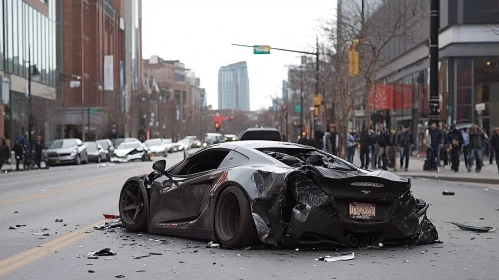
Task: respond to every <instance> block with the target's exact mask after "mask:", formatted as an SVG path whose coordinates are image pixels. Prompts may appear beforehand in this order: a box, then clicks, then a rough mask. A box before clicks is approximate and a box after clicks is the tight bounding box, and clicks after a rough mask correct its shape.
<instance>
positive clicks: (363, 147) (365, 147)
mask: <svg viewBox="0 0 499 280" xmlns="http://www.w3.org/2000/svg"><path fill="white" fill-rule="evenodd" d="M359 142H360V168H365V169H368V168H369V149H370V147H371V135H369V131H368V130H367V128H366V127H364V129H362V132H361V133H360V140H359Z"/></svg>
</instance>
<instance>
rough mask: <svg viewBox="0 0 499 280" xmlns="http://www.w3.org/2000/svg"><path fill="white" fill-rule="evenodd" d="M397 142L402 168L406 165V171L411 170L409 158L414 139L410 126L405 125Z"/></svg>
mask: <svg viewBox="0 0 499 280" xmlns="http://www.w3.org/2000/svg"><path fill="white" fill-rule="evenodd" d="M396 143H397V146H398V148H399V151H400V170H402V167H405V171H409V158H410V156H411V148H412V144H413V143H414V139H413V138H412V134H411V132H410V131H409V127H408V126H406V125H404V128H403V129H402V131H400V132H399V134H398V135H397V141H396ZM404 159H405V166H404Z"/></svg>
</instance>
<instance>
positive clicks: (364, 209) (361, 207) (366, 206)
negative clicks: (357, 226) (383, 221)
mask: <svg viewBox="0 0 499 280" xmlns="http://www.w3.org/2000/svg"><path fill="white" fill-rule="evenodd" d="M348 212H349V215H350V219H362V220H373V219H374V218H375V217H376V204H372V203H358V202H352V203H350V204H349V211H348Z"/></svg>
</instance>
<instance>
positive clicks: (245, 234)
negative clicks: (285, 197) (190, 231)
mask: <svg viewBox="0 0 499 280" xmlns="http://www.w3.org/2000/svg"><path fill="white" fill-rule="evenodd" d="M214 230H215V234H216V236H217V238H218V241H219V243H220V244H222V245H224V246H226V247H232V248H241V247H246V246H251V245H253V244H255V242H256V241H257V238H256V237H257V233H256V228H255V222H254V221H253V216H252V214H251V210H250V203H249V200H248V198H247V197H246V195H245V193H244V192H243V191H242V190H241V189H240V188H238V187H235V186H229V187H227V188H226V189H224V190H223V191H222V193H221V194H220V196H219V197H218V200H217V204H216V208H215V221H214Z"/></svg>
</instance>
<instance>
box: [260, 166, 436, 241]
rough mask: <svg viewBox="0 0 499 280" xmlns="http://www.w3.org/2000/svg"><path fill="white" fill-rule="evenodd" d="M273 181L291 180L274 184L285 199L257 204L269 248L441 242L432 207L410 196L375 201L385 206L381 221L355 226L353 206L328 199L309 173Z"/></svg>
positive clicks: (262, 234) (264, 199) (279, 196)
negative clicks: (350, 209) (351, 215)
mask: <svg viewBox="0 0 499 280" xmlns="http://www.w3.org/2000/svg"><path fill="white" fill-rule="evenodd" d="M266 175H267V176H268V175H269V174H266ZM264 176H265V175H264ZM270 176H283V177H286V180H271V181H273V182H281V186H280V188H277V187H274V188H273V189H274V190H277V189H280V191H279V193H277V192H276V193H273V194H271V193H266V194H265V195H264V196H261V197H259V198H256V199H254V200H253V201H252V215H253V219H254V221H255V226H256V229H257V233H258V236H259V238H260V241H261V242H262V243H263V244H266V245H271V246H276V247H325V246H332V247H356V246H370V245H378V244H379V243H383V244H386V245H390V244H394V245H395V244H415V245H420V244H429V243H434V242H435V241H437V240H438V233H437V231H436V229H435V227H434V226H433V224H432V223H431V222H430V221H429V220H428V218H427V217H426V210H427V209H428V207H429V204H428V203H426V202H424V201H422V200H418V199H415V198H414V197H413V196H412V195H411V194H410V192H408V193H406V194H405V195H403V196H401V197H400V198H398V199H396V200H393V201H391V202H389V203H387V202H386V201H382V200H378V201H371V203H374V204H377V205H381V206H382V205H385V207H380V208H381V209H380V211H379V213H378V211H377V212H376V214H377V215H378V214H380V215H379V216H380V217H379V218H378V219H375V220H373V221H363V220H351V219H349V217H348V216H347V215H348V214H347V213H348V209H347V207H348V206H347V205H348V201H345V200H344V198H342V199H341V200H336V199H335V197H333V196H332V195H328V194H326V193H325V192H324V191H323V190H322V189H321V188H319V187H318V186H317V185H316V184H315V182H314V181H313V180H311V179H310V178H309V177H308V176H307V175H305V173H294V174H293V173H291V174H287V175H283V174H281V175H279V174H270ZM256 178H257V176H255V179H256ZM282 179H284V178H282ZM255 181H258V180H255ZM263 181H267V182H269V180H263ZM284 182H287V183H284ZM350 202H351V201H350Z"/></svg>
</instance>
